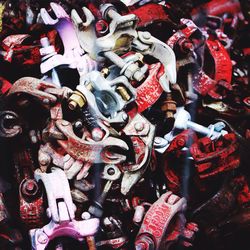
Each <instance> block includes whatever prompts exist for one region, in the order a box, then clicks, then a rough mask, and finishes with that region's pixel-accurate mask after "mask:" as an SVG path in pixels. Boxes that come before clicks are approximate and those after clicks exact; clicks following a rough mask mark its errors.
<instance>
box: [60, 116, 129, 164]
mask: <svg viewBox="0 0 250 250" xmlns="http://www.w3.org/2000/svg"><path fill="white" fill-rule="evenodd" d="M56 126H57V128H58V129H59V130H60V132H61V133H62V134H63V135H64V136H65V137H66V140H57V142H58V144H59V145H61V146H62V148H63V149H64V150H65V151H66V152H67V153H68V154H69V155H71V156H72V157H73V158H74V159H76V160H80V161H82V162H91V163H106V164H118V163H121V162H123V161H125V160H126V156H124V155H120V154H117V153H113V152H112V148H119V149H121V150H123V151H124V150H128V146H127V144H126V143H125V142H124V141H122V140H120V139H118V138H115V137H111V136H109V135H105V137H104V138H103V139H102V140H101V141H99V142H95V141H90V140H89V141H87V140H86V139H84V138H83V139H81V138H79V137H77V136H76V135H75V133H74V131H73V127H72V125H71V124H70V123H69V122H68V121H65V120H57V121H56Z"/></svg>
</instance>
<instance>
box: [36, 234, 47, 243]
mask: <svg viewBox="0 0 250 250" xmlns="http://www.w3.org/2000/svg"><path fill="white" fill-rule="evenodd" d="M37 241H38V242H39V243H40V244H46V243H47V242H48V237H47V235H46V234H44V233H41V234H40V235H39V236H38V238H37Z"/></svg>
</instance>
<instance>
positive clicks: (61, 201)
mask: <svg viewBox="0 0 250 250" xmlns="http://www.w3.org/2000/svg"><path fill="white" fill-rule="evenodd" d="M35 178H36V180H37V181H39V180H41V181H42V182H43V184H44V186H45V189H46V193H47V199H48V209H47V215H48V217H50V218H51V221H50V222H49V224H47V225H45V226H44V227H42V228H37V229H32V230H30V237H31V241H32V248H33V249H37V250H43V249H45V248H46V246H47V245H48V244H49V242H50V241H51V240H53V239H54V238H57V237H61V236H68V237H71V238H74V239H76V240H78V241H83V240H84V238H86V237H91V236H93V235H94V234H95V233H96V232H97V229H98V226H99V219H97V218H90V219H87V220H80V221H76V220H75V206H74V204H73V201H72V197H71V194H70V187H69V183H68V180H67V177H66V175H65V173H64V172H63V171H62V170H61V169H59V168H52V173H42V172H41V171H40V170H36V171H35Z"/></svg>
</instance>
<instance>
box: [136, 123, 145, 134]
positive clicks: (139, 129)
mask: <svg viewBox="0 0 250 250" xmlns="http://www.w3.org/2000/svg"><path fill="white" fill-rule="evenodd" d="M143 129H144V124H143V123H142V122H136V123H135V130H136V131H138V132H140V131H142V130H143Z"/></svg>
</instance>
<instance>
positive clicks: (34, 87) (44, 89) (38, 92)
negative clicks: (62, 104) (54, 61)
mask: <svg viewBox="0 0 250 250" xmlns="http://www.w3.org/2000/svg"><path fill="white" fill-rule="evenodd" d="M70 92H71V90H70V89H69V88H67V87H63V88H57V87H56V85H54V84H52V83H47V82H43V81H42V80H40V79H37V78H33V77H23V78H20V79H19V80H17V81H16V82H15V83H14V84H13V85H12V87H11V88H10V90H9V92H8V94H7V97H9V98H10V97H14V96H16V97H17V96H19V95H21V94H22V95H26V96H32V97H33V98H35V99H36V100H37V101H38V102H40V103H41V104H42V105H43V106H44V107H46V108H50V107H51V106H53V105H54V104H55V103H56V101H58V100H60V99H63V98H67V97H68V96H69V94H70Z"/></svg>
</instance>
